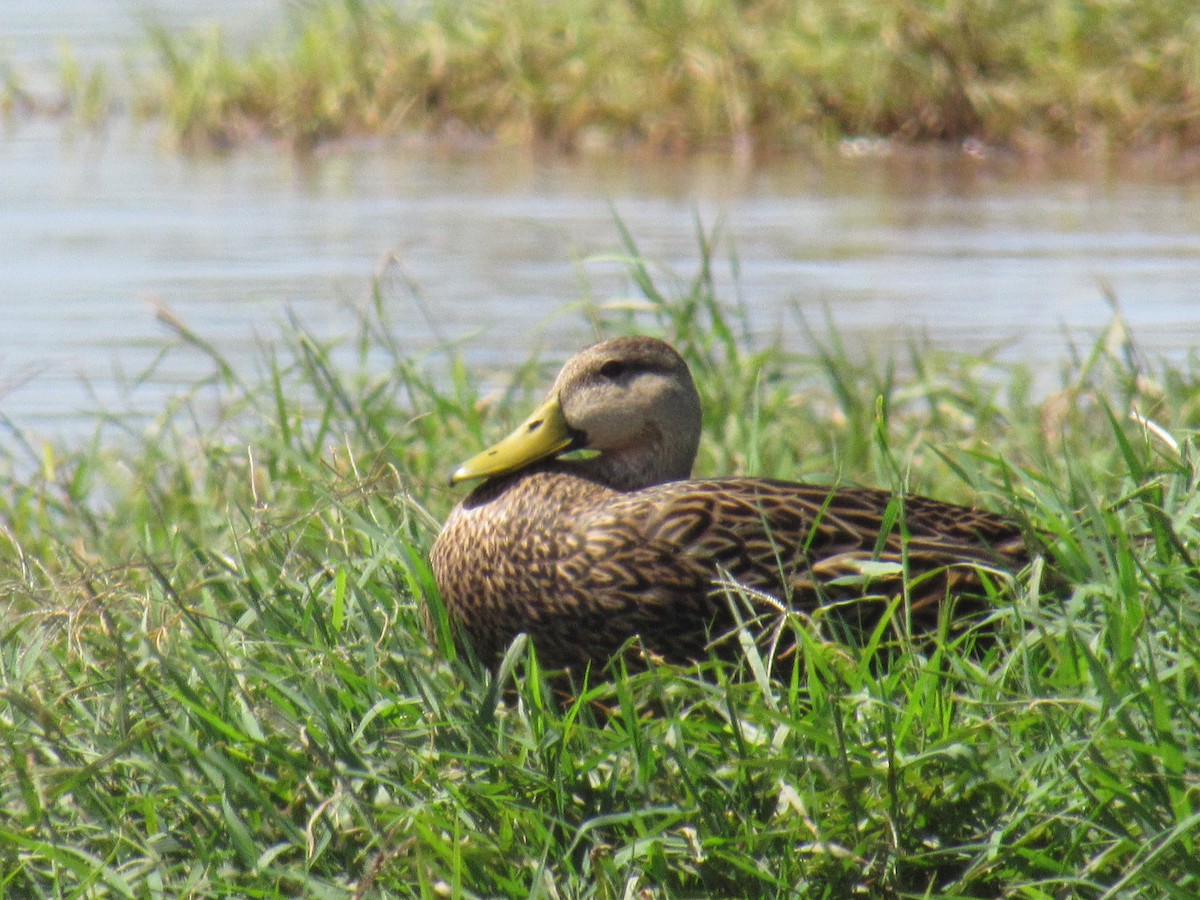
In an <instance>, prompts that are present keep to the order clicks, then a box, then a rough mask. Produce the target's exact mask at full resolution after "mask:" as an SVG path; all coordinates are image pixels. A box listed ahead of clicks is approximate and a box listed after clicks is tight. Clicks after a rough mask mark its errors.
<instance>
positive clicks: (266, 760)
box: [0, 241, 1200, 897]
mask: <svg viewBox="0 0 1200 900" xmlns="http://www.w3.org/2000/svg"><path fill="white" fill-rule="evenodd" d="M628 249H629V251H630V262H629V265H630V280H631V282H632V284H633V286H634V287H635V289H636V290H637V291H638V292H639V293H640V295H641V296H640V301H639V303H638V304H635V305H636V306H637V307H638V308H637V309H636V310H635V309H632V308H631V306H632V305H631V304H630V303H628V302H622V303H619V304H614V305H612V306H603V305H601V306H597V307H594V308H593V310H592V313H591V314H592V316H593V319H592V321H593V324H594V327H595V329H596V331H597V332H598V333H600V334H611V333H615V332H623V331H626V330H628V329H630V328H633V327H636V328H638V329H639V330H642V331H651V332H654V333H658V334H660V335H662V336H664V337H666V338H668V339H670V340H672V341H673V342H674V343H675V344H676V345H677V346H679V347H680V349H681V350H682V351H683V352H684V353H685V355H686V356H687V358H688V359H689V362H690V363H691V364H692V366H693V368H694V371H695V373H696V376H697V381H698V383H699V386H700V388H701V391H702V393H703V396H704V400H705V406H706V423H705V424H706V437H705V442H704V446H703V449H702V456H701V460H700V464H699V465H700V470H701V472H702V474H717V473H732V472H749V473H753V474H765V475H776V476H781V477H790V478H817V477H821V478H826V479H830V480H832V479H833V478H834V477H837V478H840V479H842V480H843V481H854V480H859V481H863V482H867V483H875V484H886V485H893V486H901V485H905V484H907V485H909V486H911V487H912V488H913V489H919V490H921V491H924V492H928V493H932V494H935V495H937V496H940V497H945V498H947V499H967V498H972V497H976V496H982V497H983V498H984V502H987V503H988V504H989V505H992V506H994V507H996V508H1000V509H1003V510H1007V511H1009V512H1011V513H1012V514H1014V515H1018V516H1021V517H1023V518H1025V519H1026V520H1027V521H1029V522H1030V523H1031V524H1032V525H1034V526H1036V527H1037V528H1039V529H1041V530H1043V531H1044V532H1046V533H1047V534H1048V536H1049V538H1048V548H1049V549H1048V552H1047V555H1046V556H1045V557H1044V559H1043V560H1042V561H1041V562H1039V563H1038V564H1035V567H1034V571H1033V572H1032V573H1030V574H1029V575H1028V576H1025V577H1022V578H1021V579H1019V580H1018V581H1017V583H1016V584H1015V585H1014V586H1013V587H1012V589H1011V590H1006V591H1005V592H1003V594H1002V595H1001V596H1000V597H998V603H997V611H996V616H995V621H994V623H993V624H994V636H992V637H991V638H990V639H989V640H987V641H982V640H977V639H976V636H975V635H972V634H968V635H965V636H963V635H959V636H955V637H949V636H947V637H945V638H943V639H941V640H938V641H935V642H933V643H932V644H929V645H921V646H918V645H909V644H904V643H902V644H901V645H899V646H898V647H897V648H894V649H893V650H891V651H889V655H888V659H887V663H886V665H885V664H883V661H882V659H881V657H880V655H879V654H880V651H879V649H878V648H877V647H876V646H875V645H873V644H871V643H870V642H868V643H867V645H865V646H856V645H846V644H843V643H840V642H839V641H837V640H836V639H835V638H834V636H832V635H830V634H827V633H825V632H824V631H823V630H822V628H821V627H820V623H812V622H796V623H793V626H794V627H795V628H796V630H797V634H798V637H799V640H800V642H801V644H802V645H803V648H804V652H803V655H802V663H801V665H800V667H799V668H798V669H797V670H796V672H795V673H794V675H793V677H792V678H791V679H785V680H784V681H782V682H779V683H775V682H768V681H766V680H762V679H756V678H755V677H753V672H754V666H753V659H752V658H751V659H748V660H747V666H748V671H747V672H745V673H739V670H738V667H737V666H736V665H731V664H722V663H718V662H711V663H707V664H704V665H697V666H692V667H686V668H670V667H658V668H653V667H652V668H651V669H650V670H649V671H645V672H638V673H635V674H629V675H620V676H618V677H616V678H615V680H612V681H607V682H597V683H596V684H594V685H593V686H591V687H589V688H587V689H586V690H584V692H583V693H582V694H581V695H580V697H579V698H577V700H576V701H574V702H573V703H569V704H563V705H560V704H559V703H557V702H556V701H554V700H553V699H552V698H551V696H550V695H549V693H548V691H547V687H546V684H545V683H544V681H543V680H542V677H541V673H540V672H539V669H538V667H537V661H536V658H534V657H533V656H532V655H530V654H529V653H528V652H526V651H524V650H523V649H522V648H521V646H520V645H519V644H518V645H517V646H515V647H514V649H513V651H512V653H511V655H510V658H509V665H508V666H506V667H505V669H504V671H503V673H502V675H501V678H500V683H493V682H490V681H489V679H488V678H487V677H486V676H484V675H482V674H481V673H479V672H478V671H477V670H476V669H475V668H474V667H473V666H472V665H471V663H470V662H469V661H466V660H463V659H460V658H456V656H455V653H454V649H453V647H452V645H451V644H450V643H449V642H442V644H441V646H433V645H431V642H430V640H429V639H428V638H427V637H426V635H425V630H424V624H423V620H422V619H423V616H422V612H421V608H422V606H423V604H424V603H425V602H427V601H429V600H430V599H432V598H434V596H435V587H434V585H433V583H432V579H431V576H430V572H429V568H428V564H427V562H426V553H427V550H428V547H429V545H430V543H431V542H432V539H433V536H434V534H435V532H436V528H437V522H438V521H439V519H440V518H441V517H442V516H443V515H444V513H445V512H446V511H447V510H448V509H449V506H450V505H451V503H452V502H453V501H454V500H455V498H456V494H455V493H454V492H451V491H450V490H449V489H447V488H445V487H443V484H444V478H445V476H446V473H447V471H448V469H449V467H450V466H451V465H452V464H453V463H454V462H456V461H457V460H459V459H461V458H463V457H464V456H465V455H467V454H468V453H470V452H472V451H474V450H475V449H477V448H478V446H479V445H480V443H481V441H482V439H483V437H484V436H485V434H486V435H492V434H496V433H501V432H503V431H504V430H505V426H506V425H507V424H510V423H511V422H512V421H515V419H516V417H518V416H520V415H521V414H522V413H523V412H524V410H525V409H526V408H527V402H528V400H529V399H530V396H531V393H532V392H534V391H536V390H539V389H541V388H543V387H544V385H545V383H546V376H548V375H549V374H550V371H551V370H550V368H548V367H546V366H543V365H541V364H531V365H527V366H525V367H522V368H521V369H519V370H518V371H517V374H516V375H515V376H514V378H513V380H512V382H511V386H510V387H509V388H508V389H507V390H505V391H503V392H501V393H500V394H498V395H497V396H494V397H487V398H485V397H481V396H480V394H479V391H478V387H477V383H476V382H475V381H474V380H473V379H472V378H471V377H469V376H468V375H467V374H466V369H465V366H464V365H463V363H462V361H461V359H460V358H459V357H458V356H457V355H456V354H454V353H453V352H451V351H449V350H447V351H445V354H444V355H434V356H429V357H425V358H421V357H417V356H414V355H413V354H412V353H411V352H410V351H409V350H408V348H407V347H406V346H405V345H404V343H403V342H402V341H401V340H400V339H399V338H398V337H397V334H399V333H401V329H398V328H395V327H393V325H392V324H391V321H390V315H391V313H392V310H393V307H394V305H395V302H396V299H395V298H392V297H390V296H389V295H388V294H387V293H386V292H385V291H384V290H383V289H382V288H380V289H379V290H378V291H377V293H376V296H375V297H374V301H373V303H372V304H371V305H370V307H369V308H368V309H367V310H366V311H364V313H363V315H362V318H361V328H360V331H359V333H358V334H357V336H356V337H355V338H354V340H352V341H348V342H346V343H345V344H343V345H340V346H336V347H335V346H326V345H323V344H321V343H320V342H318V341H316V340H314V339H313V338H312V337H311V336H310V335H307V334H306V333H305V332H304V331H303V330H302V329H301V328H299V327H298V326H296V327H293V329H292V330H291V331H289V332H288V334H287V335H286V336H285V338H284V340H283V342H282V344H281V346H280V347H279V348H278V349H276V350H270V351H265V352H264V355H263V360H262V365H261V367H260V370H259V371H258V372H256V373H245V372H237V371H234V370H233V369H232V368H231V367H230V366H229V365H228V364H227V363H226V362H225V361H224V360H223V359H221V358H220V356H219V355H218V354H217V353H216V352H215V351H213V350H212V348H207V349H208V352H210V354H211V356H212V358H213V361H214V374H213V377H212V379H211V380H210V381H209V382H207V383H205V384H201V385H197V386H196V388H195V390H194V391H193V392H191V393H189V394H188V395H186V396H182V397H180V398H179V400H178V402H177V403H176V405H175V406H174V407H173V408H172V409H171V410H169V411H167V412H166V413H164V415H163V417H162V418H161V419H160V420H159V421H158V422H157V423H156V424H155V425H154V427H153V428H152V429H151V430H150V431H149V433H147V434H145V435H139V434H137V433H134V432H132V431H129V432H128V433H125V434H123V435H121V436H120V438H119V439H116V438H108V437H105V435H106V434H109V433H110V432H107V431H101V432H98V435H97V438H96V439H95V440H94V441H93V442H91V443H90V444H88V445H86V446H83V447H76V448H53V449H42V448H38V447H33V446H25V447H24V448H23V449H20V448H21V445H20V444H19V443H17V442H15V441H14V442H11V443H10V445H9V446H10V447H11V448H14V449H11V450H10V451H9V455H8V456H7V457H6V458H5V468H4V474H3V486H2V489H0V523H2V528H0V603H2V604H3V607H2V608H3V612H2V614H0V622H2V623H3V630H2V632H0V757H2V758H0V810H2V812H0V884H2V885H3V886H4V889H5V892H6V893H11V894H12V895H13V896H23V897H24V896H29V897H38V896H88V895H97V896H100V895H103V896H110V895H111V896H136V897H141V896H196V897H204V896H213V897H215V896H260V897H267V896H314V897H316V896H319V897H347V896H384V897H388V896H397V897H398V896H413V895H420V896H547V897H549V896H591V897H621V896H628V895H630V894H631V893H637V892H646V893H647V895H650V896H664V897H665V896H685V895H686V896H695V895H698V894H699V895H707V896H778V897H790V896H796V895H797V894H803V895H808V896H829V897H840V896H846V895H848V894H851V893H854V892H859V893H865V894H870V895H874V896H929V895H954V896H969V897H991V896H997V895H999V894H1008V895H1013V896H1025V897H1043V896H1062V895H1071V896H1082V897H1102V896H1112V895H1137V894H1154V895H1163V896H1187V895H1190V894H1193V893H1195V892H1196V890H1197V887H1198V882H1200V871H1198V869H1197V866H1196V863H1195V860H1196V859H1197V855H1198V852H1200V847H1197V839H1198V837H1200V784H1198V783H1197V780H1196V773H1197V772H1200V740H1198V735H1200V722H1198V721H1197V719H1198V714H1197V712H1196V708H1195V703H1194V698H1195V696H1196V695H1197V690H1198V689H1200V679H1198V666H1200V637H1198V635H1200V627H1198V626H1200V622H1198V621H1197V619H1198V617H1200V602H1198V601H1200V577H1198V576H1197V568H1196V564H1195V554H1196V552H1197V547H1198V546H1200V534H1198V533H1197V532H1198V523H1200V517H1198V515H1197V512H1198V510H1197V503H1198V502H1200V501H1197V499H1196V498H1197V496H1198V492H1197V482H1198V480H1200V468H1198V465H1197V464H1198V461H1200V450H1198V448H1197V444H1196V441H1195V428H1196V424H1197V421H1198V419H1200V409H1198V408H1197V404H1196V400H1195V398H1196V397H1197V396H1200V384H1198V379H1197V376H1196V375H1195V373H1194V372H1193V371H1191V370H1190V369H1181V368H1176V367H1171V366H1168V365H1166V364H1161V363H1155V364H1153V365H1149V364H1147V363H1146V362H1145V361H1143V360H1140V359H1139V358H1138V357H1137V355H1136V353H1135V352H1134V351H1133V348H1132V345H1131V344H1130V343H1129V341H1128V339H1127V336H1126V335H1124V334H1123V332H1122V331H1121V329H1120V320H1119V318H1118V319H1114V323H1113V325H1112V326H1111V328H1110V331H1109V333H1108V334H1106V335H1105V336H1104V338H1103V339H1102V340H1101V341H1099V342H1098V343H1097V344H1096V347H1095V349H1094V350H1092V351H1091V352H1090V353H1088V354H1086V355H1081V356H1080V357H1079V358H1078V359H1075V360H1073V361H1070V362H1069V363H1068V364H1067V365H1066V366H1065V368H1064V373H1063V390H1062V392H1061V393H1060V394H1058V395H1056V396H1054V397H1052V398H1050V400H1049V401H1046V402H1039V401H1037V400H1035V398H1034V396H1033V394H1032V389H1031V379H1030V377H1029V374H1028V373H1026V372H1024V371H1023V370H1021V369H1020V368H1019V367H1015V366H1009V365H1000V364H998V363H995V362H994V361H993V360H991V359H989V358H987V357H968V356H960V355H956V354H952V353H947V352H943V351H938V350H935V349H933V348H928V347H922V346H918V347H914V349H913V354H912V358H911V360H909V361H908V363H907V364H906V365H905V366H904V367H903V368H901V367H900V366H898V365H893V364H892V363H890V362H888V361H878V360H867V361H862V360H857V359H854V358H853V354H852V353H851V351H849V350H848V349H847V348H845V347H844V346H842V345H841V344H840V343H839V342H838V340H837V339H836V338H827V339H826V340H825V341H824V342H823V343H822V344H821V345H820V346H819V347H818V348H817V350H816V351H814V352H808V353H799V352H795V351H792V350H788V349H785V348H784V346H783V343H782V339H777V340H775V341H773V342H769V343H767V344H762V343H755V342H753V341H751V340H750V339H749V337H748V336H747V334H746V332H747V331H748V329H747V328H746V327H745V322H744V320H742V319H741V318H740V317H739V314H738V312H737V311H736V309H730V308H729V307H727V306H726V305H725V304H723V303H721V302H720V301H719V300H718V298H717V297H716V296H715V295H714V294H713V290H712V282H711V279H710V278H709V277H708V269H707V265H706V264H703V265H702V267H701V269H700V271H699V272H698V273H697V274H696V276H695V277H694V278H685V279H682V280H680V281H678V282H677V283H676V286H675V287H674V288H672V289H670V290H665V289H664V288H663V287H662V285H663V284H664V281H665V279H664V278H663V277H662V275H661V274H660V273H658V272H656V271H655V269H654V268H653V267H652V266H651V265H649V264H648V263H646V262H644V261H642V260H641V259H639V258H638V257H637V256H636V248H634V247H633V246H632V242H631V241H630V242H629V247H628ZM702 255H703V256H704V257H705V259H707V258H708V250H707V245H706V249H705V252H704V253H703V254H702ZM176 330H177V333H178V334H179V335H180V338H181V340H183V341H184V342H186V343H188V344H189V345H190V346H193V347H201V348H204V347H205V346H206V345H205V344H204V342H203V341H202V340H201V339H200V338H199V337H198V336H196V335H194V334H191V333H190V332H188V331H187V329H186V328H185V327H184V326H182V325H178V324H176ZM115 424H116V425H117V426H121V425H122V424H123V423H122V422H121V421H120V420H118V421H117V422H116V423H115ZM1043 565H1045V566H1049V567H1052V568H1054V569H1055V570H1057V571H1058V572H1059V573H1061V575H1062V576H1064V577H1065V579H1066V581H1067V582H1068V583H1069V585H1070V586H1069V587H1067V588H1065V589H1058V588H1055V589H1043V588H1042V587H1041V585H1042V584H1043V583H1044V582H1043V581H1042V579H1041V573H1042V571H1043V569H1042V566H1043ZM502 698H503V699H502Z"/></svg>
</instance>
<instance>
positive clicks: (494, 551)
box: [431, 338, 1026, 668]
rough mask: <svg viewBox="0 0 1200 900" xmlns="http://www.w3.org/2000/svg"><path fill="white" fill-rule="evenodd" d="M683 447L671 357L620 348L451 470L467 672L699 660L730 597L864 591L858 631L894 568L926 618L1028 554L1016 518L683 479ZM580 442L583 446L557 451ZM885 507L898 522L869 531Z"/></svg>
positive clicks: (456, 589)
mask: <svg viewBox="0 0 1200 900" xmlns="http://www.w3.org/2000/svg"><path fill="white" fill-rule="evenodd" d="M699 436H700V402H699V398H698V396H697V394H696V389H695V386H694V384H693V382H692V378H691V375H690V373H689V372H688V369H687V365H686V364H685V363H684V361H683V360H682V358H680V356H679V355H678V354H677V353H676V352H675V351H674V350H673V349H672V348H671V347H670V346H669V345H667V344H665V343H663V342H662V341H658V340H654V339H651V338H617V339H615V340H611V341H606V342H604V343H601V344H597V345H595V346H594V347H590V348H588V349H587V350H584V351H583V352H581V353H580V354H578V355H576V356H575V357H573V358H572V359H571V360H570V361H568V363H567V364H566V366H565V367H564V368H563V371H562V372H561V373H560V374H559V377H558V379H557V380H556V381H555V384H554V387H553V388H552V389H551V393H550V398H549V399H548V400H547V401H546V403H544V404H543V405H542V406H541V407H540V408H539V409H538V410H537V411H536V412H535V413H534V414H533V415H532V416H530V418H529V419H528V420H526V422H524V423H523V424H522V425H521V426H520V427H519V428H518V429H517V430H516V431H515V432H514V433H513V434H512V435H510V436H509V437H508V438H506V439H505V440H504V441H502V442H500V443H499V444H497V445H495V447H493V448H491V449H490V450H487V451H485V452H484V453H482V454H480V455H479V456H477V457H475V458H473V459H472V460H470V461H468V462H467V463H464V464H463V466H461V467H460V468H459V469H458V470H457V471H456V472H455V475H454V478H453V479H452V480H454V481H462V480H466V479H469V478H476V477H486V478H487V480H486V481H484V483H483V484H481V485H480V486H479V487H477V488H475V490H474V491H472V492H471V494H470V495H469V496H468V497H467V498H466V499H465V500H464V501H463V502H462V503H461V504H459V506H458V507H456V508H455V510H454V511H453V512H452V513H451V515H450V517H449V519H448V520H447V522H446V525H445V527H444V528H443V529H442V532H441V534H439V535H438V538H437V541H436V542H435V543H434V547H433V552H432V554H431V557H432V562H433V568H434V573H435V575H436V577H437V582H438V587H439V588H440V590H441V593H442V597H443V600H444V601H445V604H446V608H447V610H448V612H449V615H450V617H451V620H452V621H453V622H454V624H455V626H456V627H457V628H458V630H459V632H460V634H461V635H462V636H463V637H464V638H466V639H467V640H468V641H469V642H470V643H471V645H472V646H473V647H474V649H475V652H476V654H477V655H478V656H479V658H480V659H481V660H482V661H484V662H485V663H487V664H489V665H492V664H494V663H495V662H496V660H497V659H498V657H499V655H500V654H501V653H502V652H503V650H504V649H505V648H506V647H507V646H508V644H509V643H510V642H511V641H512V639H513V638H514V637H515V636H516V635H517V634H519V633H521V632H525V633H528V634H529V636H530V638H531V639H532V640H533V642H534V644H535V645H536V647H537V649H538V653H539V657H540V659H541V660H542V662H543V663H544V664H545V665H546V666H548V667H550V668H567V667H579V666H581V665H583V664H586V663H588V662H592V663H603V662H605V661H607V660H609V659H610V658H611V657H612V655H613V654H614V653H615V652H617V651H618V650H619V649H620V648H621V646H622V645H623V644H624V643H625V642H626V641H627V639H628V638H629V637H631V636H632V635H635V634H636V635H640V636H641V640H642V644H643V645H644V646H646V647H647V648H649V649H650V650H652V651H653V652H656V653H659V654H661V655H662V656H664V657H666V658H668V659H672V660H688V659H697V658H703V657H705V656H706V655H707V653H708V650H709V648H710V647H711V646H713V642H714V641H719V639H721V638H722V636H723V635H727V634H728V633H729V632H730V630H731V629H732V628H733V627H734V624H735V622H736V619H735V617H734V614H733V612H732V611H731V610H732V607H731V598H732V597H733V596H735V595H736V596H742V597H749V598H751V603H752V605H753V606H754V607H755V608H756V609H757V610H758V611H763V612H776V611H778V610H779V609H784V608H788V607H792V608H803V609H812V608H813V607H814V606H816V605H817V604H819V603H821V602H824V601H826V600H830V599H844V598H846V597H861V596H863V595H871V596H873V597H875V598H876V599H873V600H871V601H869V602H868V603H865V604H858V605H856V607H857V608H858V609H859V613H857V614H856V618H858V619H865V620H867V621H869V620H870V619H871V618H873V617H874V618H877V617H878V615H879V613H880V611H881V610H882V609H884V608H885V603H886V599H888V598H891V597H893V596H895V595H897V594H898V593H899V592H900V591H901V590H903V589H904V585H903V582H902V579H901V578H900V576H899V570H900V564H901V563H903V565H904V566H905V567H906V571H907V575H908V590H909V607H908V608H909V609H910V610H911V612H912V613H913V615H914V618H915V619H920V618H921V617H925V618H928V615H929V613H931V612H934V613H935V612H936V608H937V606H938V605H939V603H940V601H941V600H942V599H944V598H945V597H946V596H947V595H948V594H953V593H955V592H957V591H963V590H967V591H969V590H970V589H971V588H973V587H974V588H977V587H978V577H977V571H978V569H977V567H978V566H985V567H999V568H1002V569H1006V570H1012V569H1015V568H1019V567H1020V566H1022V565H1023V564H1024V563H1025V561H1026V550H1025V543H1024V540H1023V538H1022V534H1021V531H1020V529H1019V528H1018V527H1017V526H1016V525H1015V524H1014V523H1013V522H1011V521H1009V520H1008V519H1005V518H1004V517H1002V516H998V515H995V514H992V513H987V512H981V511H977V510H973V509H969V508H966V507H962V506H957V505H954V504H949V503H942V502H939V501H937V500H931V499H928V498H925V497H914V496H908V497H904V498H898V497H896V496H895V495H893V494H891V493H889V492H887V491H879V490H872V489H865V488H833V487H828V486H823V485H808V484H795V483H791V482H783V481H773V480H767V479H759V478H724V479H715V480H703V481H701V480H685V479H687V477H688V475H689V474H690V470H691V466H692V462H693V460H694V458H695V454H696V448H697V446H698V441H699ZM578 448H586V449H589V450H593V451H597V454H596V455H594V456H591V457H590V458H587V459H561V458H559V456H560V454H562V453H564V452H565V451H568V450H572V449H578ZM895 504H899V506H898V507H897V506H896V505H895ZM889 509H890V510H891V512H892V513H894V512H897V511H899V515H898V516H895V521H896V525H895V526H894V527H892V528H891V530H890V531H889V532H888V533H887V534H886V535H885V536H883V537H882V538H881V536H880V531H881V528H882V526H883V523H884V522H885V521H886V520H888V518H889V516H890V513H889ZM900 523H903V528H901V524H900ZM902 535H903V536H902ZM880 563H882V564H883V565H879V564H880ZM888 564H891V565H888ZM867 575H871V576H873V577H871V578H870V579H869V580H867V579H866V576H867ZM847 576H848V577H847ZM833 579H840V581H839V582H838V583H836V584H830V582H831V581H832V580H833ZM847 582H848V583H847ZM731 584H736V585H740V586H743V587H745V588H747V589H748V590H747V591H742V592H740V593H738V592H736V591H731V589H730V587H729V586H730V585H731ZM880 598H883V599H880ZM738 602H742V601H738ZM863 610H866V613H865V614H864V613H863Z"/></svg>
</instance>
